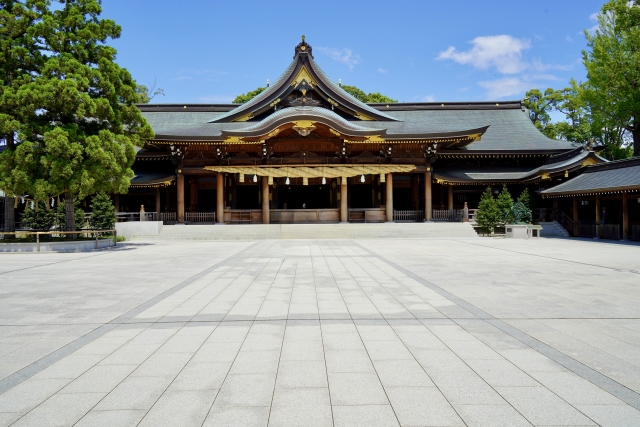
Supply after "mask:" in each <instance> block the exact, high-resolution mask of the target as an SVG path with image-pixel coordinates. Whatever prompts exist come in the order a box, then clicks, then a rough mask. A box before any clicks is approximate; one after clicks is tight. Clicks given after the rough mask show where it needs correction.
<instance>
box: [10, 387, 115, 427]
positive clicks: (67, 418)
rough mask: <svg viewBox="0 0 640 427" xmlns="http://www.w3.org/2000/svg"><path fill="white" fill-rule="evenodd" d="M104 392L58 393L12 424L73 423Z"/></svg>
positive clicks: (54, 425)
mask: <svg viewBox="0 0 640 427" xmlns="http://www.w3.org/2000/svg"><path fill="white" fill-rule="evenodd" d="M103 397H104V393H87V392H83V393H70V394H65V393H58V394H55V395H53V396H51V397H50V398H49V399H47V400H46V401H45V402H43V403H42V404H41V405H39V406H38V407H37V408H35V409H34V410H33V411H31V412H29V413H28V414H26V415H25V416H24V417H22V418H20V419H19V420H18V421H17V422H15V423H14V424H12V425H13V426H16V427H27V426H29V427H31V426H33V427H43V426H47V427H49V426H51V427H58V426H60V427H62V426H69V425H73V424H75V423H76V422H77V421H78V420H80V418H82V417H83V416H84V415H85V414H86V413H87V412H88V411H89V410H90V409H91V408H92V407H93V406H94V405H95V404H96V403H98V401H99V400H100V399H102V398H103Z"/></svg>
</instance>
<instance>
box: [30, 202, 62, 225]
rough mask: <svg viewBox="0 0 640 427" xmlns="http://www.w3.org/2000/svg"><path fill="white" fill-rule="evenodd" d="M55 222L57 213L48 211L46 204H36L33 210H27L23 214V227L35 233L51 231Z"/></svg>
mask: <svg viewBox="0 0 640 427" xmlns="http://www.w3.org/2000/svg"><path fill="white" fill-rule="evenodd" d="M27 203H32V202H27ZM36 207H37V209H36ZM54 221H55V212H54V211H53V210H49V209H47V205H46V204H45V202H38V204H37V206H36V204H35V203H34V206H33V208H30V209H27V210H25V211H24V214H22V225H24V226H25V227H27V228H30V229H32V230H33V231H49V230H50V229H51V227H52V226H53V224H54Z"/></svg>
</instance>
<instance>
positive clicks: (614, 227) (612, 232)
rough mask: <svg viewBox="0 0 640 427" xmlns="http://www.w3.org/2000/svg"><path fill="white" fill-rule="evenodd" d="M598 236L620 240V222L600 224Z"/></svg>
mask: <svg viewBox="0 0 640 427" xmlns="http://www.w3.org/2000/svg"><path fill="white" fill-rule="evenodd" d="M600 238H601V239H610V240H620V224H604V225H601V226H600Z"/></svg>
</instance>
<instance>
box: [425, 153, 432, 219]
mask: <svg viewBox="0 0 640 427" xmlns="http://www.w3.org/2000/svg"><path fill="white" fill-rule="evenodd" d="M432 198H433V195H432V192H431V166H429V165H427V171H426V172H425V173H424V218H425V220H427V221H431V219H432V218H431V215H432V213H433V203H432V202H433V200H432Z"/></svg>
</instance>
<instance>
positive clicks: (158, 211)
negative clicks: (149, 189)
mask: <svg viewBox="0 0 640 427" xmlns="http://www.w3.org/2000/svg"><path fill="white" fill-rule="evenodd" d="M161 212H162V207H161V206H160V187H156V213H157V214H158V218H157V219H156V221H160V214H161Z"/></svg>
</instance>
